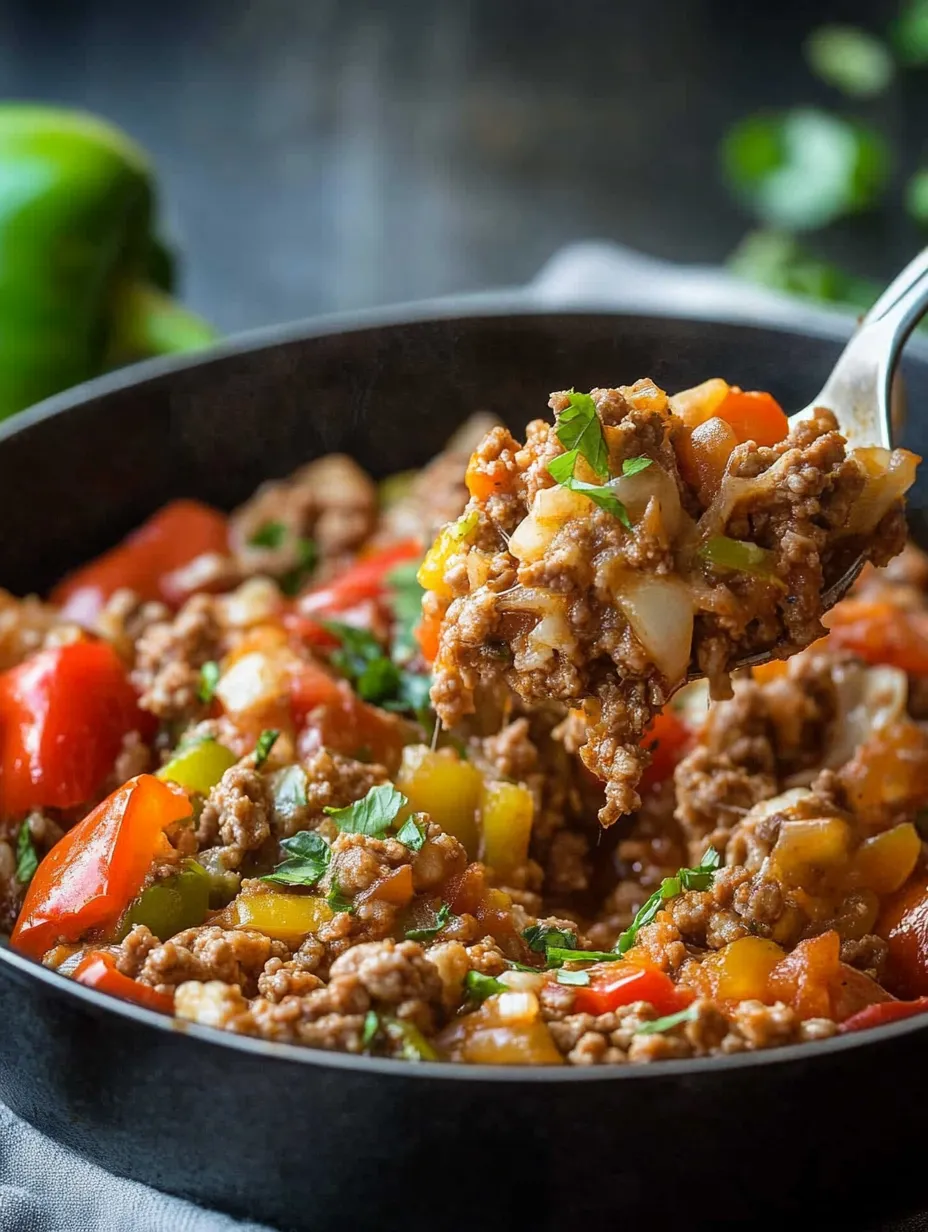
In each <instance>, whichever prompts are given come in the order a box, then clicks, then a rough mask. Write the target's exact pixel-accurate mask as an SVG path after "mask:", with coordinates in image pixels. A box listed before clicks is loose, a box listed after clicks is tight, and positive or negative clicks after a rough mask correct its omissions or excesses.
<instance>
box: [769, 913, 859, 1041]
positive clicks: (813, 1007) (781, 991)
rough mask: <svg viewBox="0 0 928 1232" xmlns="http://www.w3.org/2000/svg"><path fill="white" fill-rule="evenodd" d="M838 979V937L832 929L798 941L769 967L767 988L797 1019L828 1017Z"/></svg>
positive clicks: (839, 958)
mask: <svg viewBox="0 0 928 1232" xmlns="http://www.w3.org/2000/svg"><path fill="white" fill-rule="evenodd" d="M840 980H841V939H840V938H839V936H838V934H837V933H836V932H835V931H834V930H833V929H832V930H829V931H828V932H824V933H821V934H820V935H819V936H818V937H810V938H809V939H808V940H806V941H800V942H799V944H798V945H797V946H796V948H795V949H794V950H793V951H792V953H790V954H787V955H786V957H785V958H783V959H781V960H780V962H778V963H777V965H776V966H775V967H774V968H773V970H772V971H771V973H770V978H769V980H768V984H767V988H768V991H769V994H770V997H771V999H772V1000H774V1001H785V1002H786V1004H787V1005H791V1006H792V1007H793V1009H794V1010H795V1011H796V1013H797V1014H798V1015H799V1017H800V1018H802V1019H806V1018H831V1017H832V994H833V992H834V991H835V990H836V989H837V987H838V985H839V983H840Z"/></svg>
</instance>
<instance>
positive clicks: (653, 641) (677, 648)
mask: <svg viewBox="0 0 928 1232" xmlns="http://www.w3.org/2000/svg"><path fill="white" fill-rule="evenodd" d="M616 602H617V603H618V605H619V606H620V607H621V609H622V611H623V612H624V613H625V616H626V619H627V620H628V623H629V625H631V628H632V632H633V633H634V634H635V636H636V637H637V639H638V641H639V642H640V643H641V645H642V646H643V647H644V649H645V651H646V652H647V653H648V655H650V657H651V659H652V661H653V663H654V665H655V667H657V669H658V671H660V672H661V674H662V675H663V676H665V677H666V679H667V681H668V683H670V684H677V683H678V682H679V681H681V680H682V679H683V677H684V676H685V675H686V670H687V668H688V667H689V663H690V656H691V654H692V648H693V602H692V599H691V597H690V592H689V589H688V587H687V586H685V585H684V583H683V582H681V581H680V580H679V578H672V577H655V576H653V575H643V576H641V577H637V576H628V575H626V576H624V577H623V578H622V580H621V582H620V585H619V590H618V592H617V594H616Z"/></svg>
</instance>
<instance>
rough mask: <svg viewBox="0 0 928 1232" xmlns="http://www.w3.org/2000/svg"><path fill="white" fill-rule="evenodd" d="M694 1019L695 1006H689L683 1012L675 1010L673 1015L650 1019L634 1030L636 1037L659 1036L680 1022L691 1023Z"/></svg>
mask: <svg viewBox="0 0 928 1232" xmlns="http://www.w3.org/2000/svg"><path fill="white" fill-rule="evenodd" d="M695 1017H696V1006H695V1005H689V1006H687V1008H686V1009H685V1010H677V1012H676V1013H675V1014H665V1016H664V1017H663V1018H652V1020H651V1021H650V1022H643V1023H642V1024H641V1026H640V1027H636V1028H635V1034H636V1035H659V1034H660V1033H661V1032H662V1031H672V1030H673V1028H674V1027H678V1026H679V1025H680V1023H681V1022H692V1021H693V1019H694V1018H695Z"/></svg>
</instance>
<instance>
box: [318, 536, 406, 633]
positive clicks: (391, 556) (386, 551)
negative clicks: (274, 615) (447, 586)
mask: <svg viewBox="0 0 928 1232" xmlns="http://www.w3.org/2000/svg"><path fill="white" fill-rule="evenodd" d="M421 555H422V544H421V543H420V542H419V540H418V539H400V540H398V541H397V542H396V543H391V544H390V546H389V547H387V548H383V549H381V550H379V551H377V552H376V553H374V554H372V555H370V556H367V557H362V558H361V559H359V560H357V561H356V562H355V563H354V564H353V565H349V567H348V568H347V569H346V570H345V571H344V573H341V574H339V576H338V577H336V578H333V579H332V581H331V582H329V583H328V584H327V585H325V586H322V587H320V588H319V589H318V590H310V591H308V592H307V593H306V594H305V595H301V596H300V598H299V600H298V602H297V610H298V611H299V612H301V613H302V615H304V616H313V615H317V614H322V613H333V614H334V613H335V612H343V611H345V609H346V608H350V607H354V606H355V604H357V603H360V602H361V601H362V600H364V599H373V598H375V597H376V596H377V595H379V594H380V593H381V592H382V591H383V588H384V585H385V584H386V579H387V574H388V573H390V571H391V570H393V569H395V568H396V566H397V565H401V564H403V562H404V561H408V560H418V558H419V557H420V556H421Z"/></svg>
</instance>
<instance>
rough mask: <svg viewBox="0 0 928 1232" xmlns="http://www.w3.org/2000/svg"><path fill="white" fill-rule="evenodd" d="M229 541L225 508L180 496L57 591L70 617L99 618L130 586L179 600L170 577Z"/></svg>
mask: <svg viewBox="0 0 928 1232" xmlns="http://www.w3.org/2000/svg"><path fill="white" fill-rule="evenodd" d="M228 546H229V531H228V523H227V520H226V517H225V515H224V514H221V513H219V512H218V511H217V510H215V509H211V508H210V507H209V506H208V505H203V504H201V503H200V502H199V501H193V500H177V501H172V502H171V504H169V505H165V506H164V508H163V509H161V510H159V511H158V513H156V514H154V516H153V517H151V518H149V519H148V521H147V522H145V523H144V525H142V526H140V527H139V528H138V530H135V531H133V532H132V534H131V535H129V536H127V537H126V538H125V539H124V540H123V541H122V543H120V544H117V546H116V547H114V548H111V549H110V550H109V551H108V552H104V553H103V555H102V556H98V557H97V559H96V560H93V561H91V562H90V564H87V565H84V566H82V567H81V568H80V569H76V570H75V571H74V572H73V573H70V574H68V576H67V577H66V578H64V580H63V581H61V582H59V583H58V585H57V586H56V587H55V589H54V590H53V591H52V593H51V600H52V602H53V603H57V604H59V605H60V606H61V607H62V613H63V615H64V616H65V618H66V619H68V620H74V621H77V622H78V623H80V624H87V625H91V624H93V622H94V620H95V619H96V617H97V615H98V614H99V612H100V610H101V609H102V608H103V607H104V605H105V604H106V601H107V599H109V597H110V595H112V594H113V593H114V591H117V590H120V589H122V588H123V587H127V588H128V589H130V590H134V591H135V593H136V594H137V595H138V596H139V597H140V598H142V599H160V600H161V601H162V602H163V603H167V604H169V605H170V606H178V602H179V601H182V600H183V598H185V597H186V596H183V595H178V594H177V592H176V590H174V589H173V588H172V587H171V585H170V583H169V581H168V579H169V577H170V575H171V574H172V573H173V572H174V571H175V570H177V569H179V568H180V567H181V566H182V565H186V564H189V563H190V561H192V560H195V559H196V558H197V557H198V556H202V555H204V554H205V553H207V552H218V553H225V552H227V551H228Z"/></svg>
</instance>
